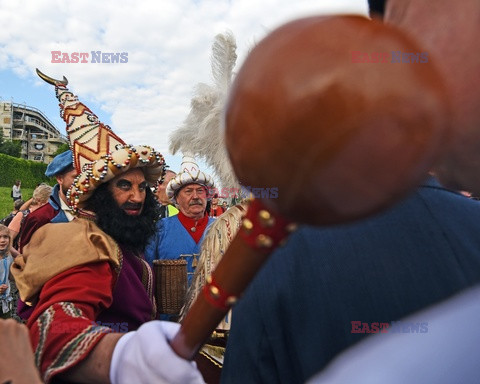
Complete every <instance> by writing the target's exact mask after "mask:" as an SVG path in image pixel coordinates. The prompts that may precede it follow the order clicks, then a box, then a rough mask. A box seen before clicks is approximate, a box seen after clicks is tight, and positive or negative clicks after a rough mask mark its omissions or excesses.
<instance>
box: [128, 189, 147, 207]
mask: <svg viewBox="0 0 480 384" xmlns="http://www.w3.org/2000/svg"><path fill="white" fill-rule="evenodd" d="M144 197H145V190H141V189H140V188H138V186H135V187H134V188H132V189H131V194H130V199H129V200H130V201H131V202H132V203H142V202H143V199H144Z"/></svg>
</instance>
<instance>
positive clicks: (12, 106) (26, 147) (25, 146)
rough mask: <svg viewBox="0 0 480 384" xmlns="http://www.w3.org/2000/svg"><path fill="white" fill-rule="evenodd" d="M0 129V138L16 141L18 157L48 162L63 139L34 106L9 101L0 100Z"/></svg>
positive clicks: (64, 140) (65, 139)
mask: <svg viewBox="0 0 480 384" xmlns="http://www.w3.org/2000/svg"><path fill="white" fill-rule="evenodd" d="M0 130H1V131H2V132H3V138H4V140H12V141H13V140H19V141H20V142H21V145H22V150H21V157H22V158H23V159H26V160H33V161H39V162H42V163H46V164H48V163H50V162H51V161H52V159H53V157H54V153H55V152H56V151H57V149H58V147H59V146H60V145H61V144H66V143H68V141H67V138H66V137H65V136H64V135H62V134H61V133H60V131H59V130H58V129H57V128H55V126H54V125H53V124H52V122H50V120H48V118H47V117H46V116H45V115H44V114H43V112H41V111H40V110H38V109H37V108H35V107H29V106H27V105H25V104H17V103H12V102H9V101H2V102H0Z"/></svg>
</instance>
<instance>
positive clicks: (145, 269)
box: [138, 257, 157, 320]
mask: <svg viewBox="0 0 480 384" xmlns="http://www.w3.org/2000/svg"><path fill="white" fill-rule="evenodd" d="M138 259H139V260H140V262H141V263H142V284H143V285H144V287H145V290H146V291H147V294H148V298H149V299H150V302H151V303H152V320H155V319H156V318H157V302H156V300H155V292H154V290H153V288H154V287H153V270H152V268H150V265H148V263H147V262H146V261H145V259H143V258H142V257H138Z"/></svg>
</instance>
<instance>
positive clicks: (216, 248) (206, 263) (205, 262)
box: [180, 204, 246, 329]
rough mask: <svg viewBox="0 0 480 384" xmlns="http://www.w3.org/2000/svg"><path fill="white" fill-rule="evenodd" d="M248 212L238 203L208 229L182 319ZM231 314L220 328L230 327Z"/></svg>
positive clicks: (181, 314) (181, 315)
mask: <svg viewBox="0 0 480 384" xmlns="http://www.w3.org/2000/svg"><path fill="white" fill-rule="evenodd" d="M245 213H246V205H244V204H238V205H235V206H233V207H231V208H229V209H228V210H227V211H225V213H223V214H222V215H221V216H219V217H218V218H217V219H215V221H214V222H213V224H212V225H211V226H210V228H209V229H208V232H207V233H206V235H205V237H204V239H203V242H202V246H201V252H200V258H199V261H198V266H197V268H196V269H195V274H194V276H193V279H192V284H191V285H190V287H189V288H188V291H187V297H186V300H185V305H184V307H183V308H182V310H181V313H180V321H181V320H182V319H183V317H184V316H185V315H186V313H187V312H188V310H189V308H190V307H191V306H192V304H193V302H194V301H195V299H196V298H197V295H198V293H199V292H200V291H201V290H202V287H203V286H204V285H205V283H206V280H207V277H209V276H210V275H211V274H212V271H213V270H214V269H215V267H216V266H217V264H218V262H219V261H220V259H221V258H222V256H223V255H224V253H225V251H226V250H227V248H228V246H229V245H230V242H231V241H232V240H233V238H234V237H235V235H236V234H237V232H238V230H239V228H240V225H241V223H242V218H243V216H244V215H245ZM229 317H230V316H229V315H227V317H226V318H225V319H224V320H222V322H221V323H220V325H219V327H218V328H221V329H229V328H230V322H229V321H228V319H229Z"/></svg>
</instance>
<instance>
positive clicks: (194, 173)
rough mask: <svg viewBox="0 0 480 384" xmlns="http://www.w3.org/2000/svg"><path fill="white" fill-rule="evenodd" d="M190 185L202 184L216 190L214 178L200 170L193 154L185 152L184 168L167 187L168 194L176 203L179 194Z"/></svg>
mask: <svg viewBox="0 0 480 384" xmlns="http://www.w3.org/2000/svg"><path fill="white" fill-rule="evenodd" d="M189 184H200V185H203V186H204V187H206V188H207V190H211V189H213V188H215V183H214V181H213V178H212V176H210V175H209V174H207V173H205V172H203V171H201V170H200V167H199V166H198V164H197V161H196V160H195V157H194V156H193V154H191V153H187V152H185V153H184V154H183V158H182V167H181V170H180V172H179V173H177V176H175V177H174V178H173V179H172V180H170V182H169V183H168V185H167V189H166V193H167V196H168V198H169V199H170V200H171V201H172V202H174V203H175V202H176V197H177V193H178V192H179V191H180V189H182V188H183V187H185V186H186V185H189Z"/></svg>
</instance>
